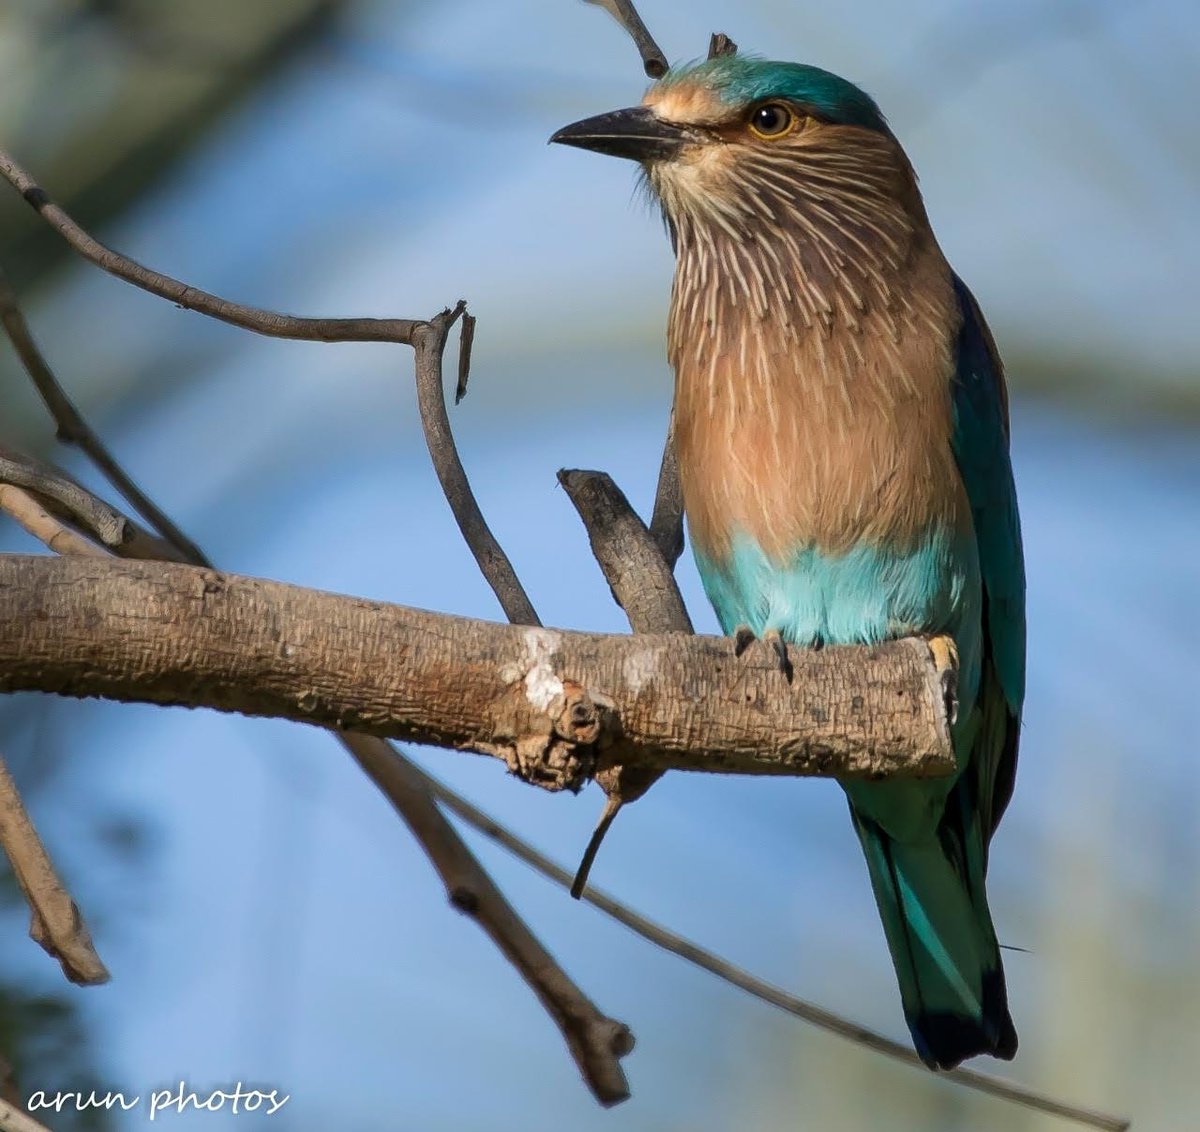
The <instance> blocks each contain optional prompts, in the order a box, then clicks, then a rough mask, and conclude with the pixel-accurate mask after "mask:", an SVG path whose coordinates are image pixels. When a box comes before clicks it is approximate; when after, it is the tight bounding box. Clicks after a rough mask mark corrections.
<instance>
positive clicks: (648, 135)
mask: <svg viewBox="0 0 1200 1132" xmlns="http://www.w3.org/2000/svg"><path fill="white" fill-rule="evenodd" d="M550 140H551V141H552V142H561V143H562V144H563V145H575V146H578V147H579V148H580V149H591V150H595V151H596V153H607V154H608V155H609V156H610V157H628V158H629V159H630V160H632V161H669V160H671V158H673V157H675V156H676V155H677V154H678V153H679V151H680V150H681V149H682V148H683V147H684V146H685V145H689V144H690V143H692V142H696V141H699V140H700V138H699V135H698V134H696V133H695V131H693V130H691V129H689V128H688V127H687V126H679V125H676V124H675V123H673V122H664V121H663V120H662V119H661V118H659V117H657V116H656V115H655V113H654V111H652V110H650V109H649V108H648V107H645V106H634V107H632V108H631V109H629V110H614V111H613V112H612V113H611V114H597V115H596V117H594V118H584V120H583V121H582V122H573V123H572V124H571V125H569V126H563V128H562V129H561V130H559V131H558V133H556V134H554V135H553V137H551V138H550Z"/></svg>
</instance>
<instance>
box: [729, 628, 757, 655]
mask: <svg viewBox="0 0 1200 1132" xmlns="http://www.w3.org/2000/svg"><path fill="white" fill-rule="evenodd" d="M757 640H758V638H757V637H756V636H755V635H754V630H753V629H751V628H750V626H749V625H739V626H738V627H737V628H736V629H734V631H733V655H734V656H741V655H742V653H744V652H745V651H746V650H747V649H748V648H749V647H750V646H751V645H752V644H754V642H755V641H757Z"/></svg>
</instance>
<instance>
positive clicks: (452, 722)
mask: <svg viewBox="0 0 1200 1132" xmlns="http://www.w3.org/2000/svg"><path fill="white" fill-rule="evenodd" d="M793 658H794V669H795V680H794V682H793V683H791V684H789V683H788V682H787V681H786V679H785V678H784V676H783V675H782V674H781V673H780V672H779V671H778V669H777V667H776V666H775V665H774V664H773V663H772V660H771V658H769V657H768V656H767V655H765V653H764V654H763V655H761V656H750V655H747V656H745V657H742V658H740V659H735V658H734V657H733V656H732V654H731V650H730V647H729V642H728V641H727V640H725V639H724V638H715V637H689V636H685V635H682V634H671V635H660V636H637V637H628V636H615V635H609V636H603V635H595V634H587V633H577V632H569V631H562V630H545V629H536V628H523V627H516V626H509V625H497V624H494V623H490V622H484V621H474V620H471V619H468V618H462V617H453V616H450V615H448V614H436V613H427V612H424V611H421V610H413V609H407V608H405V607H403V606H393V605H386V604H383V603H381V602H375V601H368V600H365V599H361V598H354V597H343V596H339V595H334V594H328V593H322V592H319V591H315V590H306V589H302V588H300V587H297V586H289V585H285V584H283V583H280V582H273V581H266V580H261V579H254V578H244V577H239V576H237V575H233V574H221V573H218V572H216V571H213V570H201V569H197V568H194V567H189V566H179V565H175V564H171V563H157V562H156V563H146V562H108V561H98V560H85V559H71V560H64V559H48V558H43V557H27V556H22V555H8V556H4V557H2V558H0V690H4V691H18V690H26V691H36V690H40V691H50V692H59V693H63V694H66V695H76V696H91V695H95V696H106V697H108V698H111V699H120V700H126V701H129V700H136V701H142V702H151V703H160V704H183V705H188V706H193V707H200V706H203V707H211V708H216V709H218V710H224V711H237V712H241V713H243V714H249V715H269V716H274V717H278V718H283V719H292V720H297V721H303V722H309V723H314V724H319V725H321V726H326V727H334V728H341V729H347V730H359V731H366V732H368V733H370V734H375V735H381V736H385V737H392V738H402V739H409V740H412V741H414V742H418V743H431V744H436V745H438V746H448V747H458V748H463V749H469V750H474V751H479V752H481V753H484V754H490V755H494V756H497V757H500V758H503V759H504V760H505V761H506V762H507V763H508V765H509V768H510V769H511V770H512V771H513V772H514V773H516V774H518V775H520V776H521V777H522V778H525V779H526V780H528V781H532V782H536V783H537V784H539V785H542V786H545V787H547V788H550V789H561V788H564V787H568V788H577V787H579V786H580V785H581V784H582V783H583V782H584V781H585V780H586V778H587V777H588V776H589V775H590V774H592V773H593V772H594V771H595V770H596V769H602V768H603V767H605V766H616V765H626V764H634V763H636V764H638V765H641V766H645V767H646V768H648V769H653V770H670V769H685V768H691V769H705V770H720V771H727V772H741V773H759V774H818V775H838V776H878V775H883V774H938V773H946V772H948V771H949V770H951V769H952V768H953V766H954V760H953V754H952V751H951V747H950V741H949V731H948V727H947V723H946V713H945V706H944V703H943V699H942V695H941V691H940V687H941V678H942V674H940V673H939V672H938V671H937V668H936V666H935V663H934V661H933V659H932V656H931V653H930V650H929V648H928V647H927V645H926V644H925V642H923V641H920V640H918V639H915V638H909V639H906V640H902V641H894V642H889V643H887V644H883V645H880V646H872V647H849V648H825V649H822V650H820V651H819V652H810V651H807V650H795V651H794V654H793Z"/></svg>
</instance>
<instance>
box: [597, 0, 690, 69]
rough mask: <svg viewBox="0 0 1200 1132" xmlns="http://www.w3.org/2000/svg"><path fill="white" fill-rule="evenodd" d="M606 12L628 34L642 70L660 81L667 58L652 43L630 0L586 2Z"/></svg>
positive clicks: (666, 65) (652, 40) (667, 64)
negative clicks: (640, 60) (638, 56)
mask: <svg viewBox="0 0 1200 1132" xmlns="http://www.w3.org/2000/svg"><path fill="white" fill-rule="evenodd" d="M588 3H590V4H596V5H598V6H599V7H601V8H603V9H604V10H605V11H606V12H608V13H609V14H610V15H611V16H612V17H613V19H615V20H616V21H617V23H619V24H620V25H621V26H622V27H623V28H624V29H625V30H626V31H627V32H628V33H629V38H630V39H632V40H633V42H634V46H636V47H637V49H638V53H639V54H640V55H641V57H642V68H643V69H644V70H645V72H646V74H647V75H648V76H649V77H650V78H652V79H661V78H662V77H663V75H665V74H666V73H667V71H668V70H669V69H670V64H669V63H668V62H667V57H666V56H665V55H664V54H663V53H662V51H661V50H660V48H659V46H658V44H657V43H655V42H654V39H653V37H652V36H651V35H650V32H649V31H648V30H647V29H646V25H645V24H644V23H643V22H642V17H641V16H640V15H638V10H637V9H636V8H635V7H634V6H633V3H632V0H588Z"/></svg>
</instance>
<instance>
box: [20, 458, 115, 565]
mask: <svg viewBox="0 0 1200 1132" xmlns="http://www.w3.org/2000/svg"><path fill="white" fill-rule="evenodd" d="M0 483H7V484H12V486H13V487H21V488H25V489H26V490H27V491H32V492H34V493H36V494H37V495H40V496H43V497H45V498H46V499H47V500H53V501H54V502H56V503H58V504H59V505H60V506H61V507H63V508H65V509H66V511H67V512H68V514H69V515H70V516H71V521H72V522H73V523H74V524H75V525H76V526H78V527H79V528H80V530H83V531H86V532H87V533H88V534H89V535H91V536H92V537H93V538H96V539H98V540H99V541H100V542H102V543H103V544H104V545H105V546H109V547H116V546H120V545H121V544H122V543H123V542H124V541H125V525H126V524H125V517H124V516H123V515H122V514H121V513H120V512H119V511H115V510H114V509H113V508H112V507H110V506H109V505H108V504H107V503H105V502H104V501H103V500H102V499H97V498H96V497H95V496H94V495H93V494H92V493H91V492H89V491H85V490H84V489H83V488H81V487H80V486H79V485H78V484H77V483H75V482H74V481H73V480H71V479H68V478H67V477H66V476H64V475H62V474H60V473H59V472H58V471H57V470H56V469H54V468H51V467H50V466H48V465H47V464H44V463H42V461H40V460H35V459H33V457H31V456H26V455H24V454H22V453H19V452H13V451H11V450H10V449H7V448H0Z"/></svg>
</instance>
